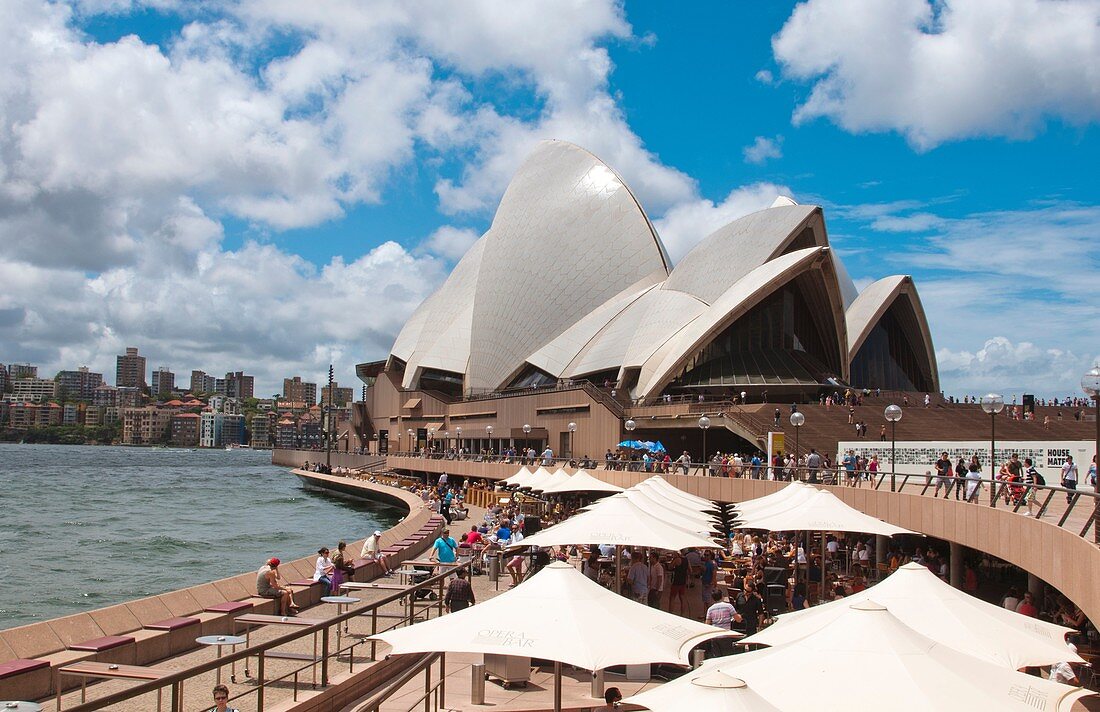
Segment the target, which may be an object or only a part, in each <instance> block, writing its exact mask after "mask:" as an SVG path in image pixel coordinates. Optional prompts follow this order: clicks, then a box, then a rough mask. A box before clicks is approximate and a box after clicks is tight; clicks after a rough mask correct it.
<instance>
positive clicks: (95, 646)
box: [69, 635, 134, 653]
mask: <svg viewBox="0 0 1100 712" xmlns="http://www.w3.org/2000/svg"><path fill="white" fill-rule="evenodd" d="M132 642H134V639H133V638H132V637H130V636H128V635H105V636H103V637H102V638H92V639H91V640H85V641H84V642H83V643H76V644H74V645H70V646H69V650H87V651H90V652H93V653H102V652H103V651H104V650H110V649H111V648H117V647H119V646H121V645H126V644H128V643H132Z"/></svg>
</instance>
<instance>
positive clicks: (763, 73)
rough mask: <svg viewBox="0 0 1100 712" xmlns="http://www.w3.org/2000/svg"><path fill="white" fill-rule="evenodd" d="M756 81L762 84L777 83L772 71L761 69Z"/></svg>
mask: <svg viewBox="0 0 1100 712" xmlns="http://www.w3.org/2000/svg"><path fill="white" fill-rule="evenodd" d="M756 81H758V82H760V83H761V84H772V83H774V82H775V77H774V76H773V75H772V73H771V70H769V69H761V70H760V71H759V72H757V73H756Z"/></svg>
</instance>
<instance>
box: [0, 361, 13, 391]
mask: <svg viewBox="0 0 1100 712" xmlns="http://www.w3.org/2000/svg"><path fill="white" fill-rule="evenodd" d="M10 389H11V385H10V384H9V383H8V369H7V367H6V366H4V364H2V363H0V395H3V394H5V393H7V392H8V391H9V390H10Z"/></svg>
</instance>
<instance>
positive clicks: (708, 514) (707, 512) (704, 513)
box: [630, 482, 720, 522]
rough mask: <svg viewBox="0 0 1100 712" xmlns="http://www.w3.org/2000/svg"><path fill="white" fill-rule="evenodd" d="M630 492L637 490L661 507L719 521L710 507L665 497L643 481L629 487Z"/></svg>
mask: <svg viewBox="0 0 1100 712" xmlns="http://www.w3.org/2000/svg"><path fill="white" fill-rule="evenodd" d="M630 491H631V492H637V493H638V494H640V495H642V496H644V497H647V498H648V499H650V500H651V501H653V502H656V503H657V504H658V505H660V506H661V507H666V508H668V509H673V510H676V511H677V512H679V513H681V514H688V515H690V516H692V517H700V516H701V517H704V518H705V519H706V520H707V521H713V522H718V521H720V520H719V518H718V516H717V515H716V514H714V512H713V510H712V509H711V508H710V507H697V506H695V505H692V504H688V503H687V502H686V501H685V500H681V499H673V498H671V497H666V496H665V495H664V493H663V492H662V491H661V490H659V489H656V488H654V487H652V486H648V485H646V484H645V483H644V482H642V483H641V484H637V485H634V486H633V487H631V488H630Z"/></svg>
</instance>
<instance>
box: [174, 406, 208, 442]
mask: <svg viewBox="0 0 1100 712" xmlns="http://www.w3.org/2000/svg"><path fill="white" fill-rule="evenodd" d="M201 420H202V418H201V416H200V415H199V414H198V413H176V414H175V415H173V416H172V419H171V421H170V423H169V426H168V427H169V431H170V432H169V435H168V442H169V444H171V445H175V446H176V447H195V446H196V445H198V444H199V423H200V421H201Z"/></svg>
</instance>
